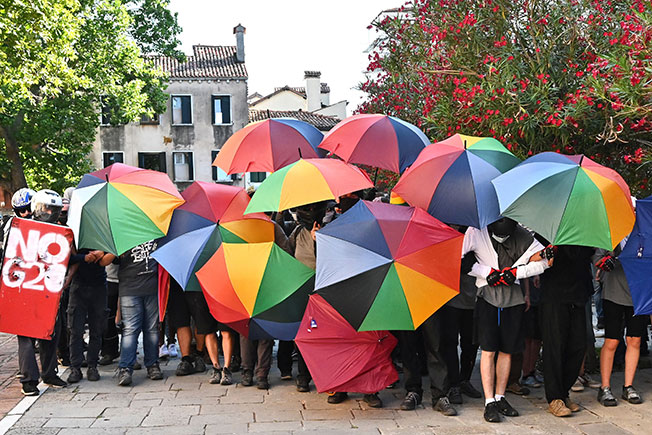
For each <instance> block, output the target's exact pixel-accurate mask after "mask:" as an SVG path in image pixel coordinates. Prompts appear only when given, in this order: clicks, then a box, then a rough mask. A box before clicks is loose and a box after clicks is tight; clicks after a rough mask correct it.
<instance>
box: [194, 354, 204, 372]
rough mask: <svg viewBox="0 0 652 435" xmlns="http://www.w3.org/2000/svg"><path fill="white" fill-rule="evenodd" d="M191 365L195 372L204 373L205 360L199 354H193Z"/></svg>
mask: <svg viewBox="0 0 652 435" xmlns="http://www.w3.org/2000/svg"><path fill="white" fill-rule="evenodd" d="M193 367H194V369H195V373H204V372H205V371H206V362H204V358H202V357H201V356H200V355H195V361H194V362H193Z"/></svg>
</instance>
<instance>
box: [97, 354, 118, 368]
mask: <svg viewBox="0 0 652 435" xmlns="http://www.w3.org/2000/svg"><path fill="white" fill-rule="evenodd" d="M116 358H117V357H116V356H112V355H102V356H101V357H100V360H99V361H98V362H97V363H98V364H99V365H101V366H108V365H109V364H113V360H114V359H116Z"/></svg>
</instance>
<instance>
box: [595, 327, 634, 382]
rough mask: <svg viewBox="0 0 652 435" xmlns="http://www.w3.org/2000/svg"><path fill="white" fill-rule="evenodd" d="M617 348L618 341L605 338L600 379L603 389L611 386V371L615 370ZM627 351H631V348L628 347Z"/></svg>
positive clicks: (601, 354) (601, 352) (601, 356)
mask: <svg viewBox="0 0 652 435" xmlns="http://www.w3.org/2000/svg"><path fill="white" fill-rule="evenodd" d="M627 338H629V337H627ZM617 347H618V340H614V339H613V338H605V340H604V345H603V346H602V350H601V351H600V377H601V382H602V386H603V387H609V386H610V385H611V370H613V366H614V355H615V354H616V348H617ZM627 350H629V346H627Z"/></svg>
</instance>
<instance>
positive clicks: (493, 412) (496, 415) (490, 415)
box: [484, 402, 502, 423]
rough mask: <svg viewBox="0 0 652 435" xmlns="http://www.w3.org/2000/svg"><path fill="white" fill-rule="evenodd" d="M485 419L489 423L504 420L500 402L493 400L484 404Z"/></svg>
mask: <svg viewBox="0 0 652 435" xmlns="http://www.w3.org/2000/svg"><path fill="white" fill-rule="evenodd" d="M484 420H485V421H487V422H489V423H499V422H500V421H502V418H501V417H500V412H499V411H498V402H491V403H488V404H486V405H485V406H484Z"/></svg>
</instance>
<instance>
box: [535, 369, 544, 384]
mask: <svg viewBox="0 0 652 435" xmlns="http://www.w3.org/2000/svg"><path fill="white" fill-rule="evenodd" d="M534 379H536V380H537V382H540V383H542V384H543V383H544V382H543V373H541V372H540V371H539V370H535V371H534Z"/></svg>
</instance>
